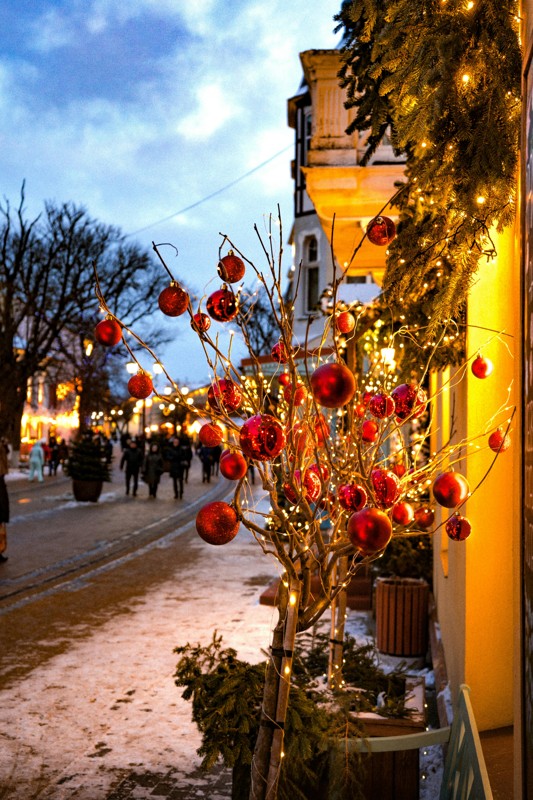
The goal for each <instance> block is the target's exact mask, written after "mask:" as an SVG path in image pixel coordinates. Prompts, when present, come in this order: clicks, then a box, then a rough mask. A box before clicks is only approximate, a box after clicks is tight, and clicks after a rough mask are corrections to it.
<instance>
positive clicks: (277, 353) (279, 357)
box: [270, 342, 289, 364]
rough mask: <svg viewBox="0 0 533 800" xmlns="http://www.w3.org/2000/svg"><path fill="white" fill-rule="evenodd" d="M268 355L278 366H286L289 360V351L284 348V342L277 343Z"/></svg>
mask: <svg viewBox="0 0 533 800" xmlns="http://www.w3.org/2000/svg"><path fill="white" fill-rule="evenodd" d="M270 355H271V356H272V358H273V360H274V361H277V362H278V364H286V363H287V361H288V360H289V351H288V350H287V348H286V347H285V342H277V343H276V344H275V345H274V347H273V348H272V350H271V351H270Z"/></svg>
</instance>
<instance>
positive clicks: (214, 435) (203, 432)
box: [198, 422, 224, 447]
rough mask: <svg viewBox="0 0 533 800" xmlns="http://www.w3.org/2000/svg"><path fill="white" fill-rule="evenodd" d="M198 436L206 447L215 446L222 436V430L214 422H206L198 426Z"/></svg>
mask: <svg viewBox="0 0 533 800" xmlns="http://www.w3.org/2000/svg"><path fill="white" fill-rule="evenodd" d="M198 438H199V439H200V441H201V443H202V444H203V445H205V446H206V447H217V446H218V445H219V444H220V443H221V441H222V439H223V438H224V431H223V430H222V428H221V427H220V425H217V424H216V422H208V423H207V424H206V425H202V427H201V428H200V430H199V432H198Z"/></svg>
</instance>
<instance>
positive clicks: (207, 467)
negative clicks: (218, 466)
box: [198, 444, 213, 483]
mask: <svg viewBox="0 0 533 800" xmlns="http://www.w3.org/2000/svg"><path fill="white" fill-rule="evenodd" d="M198 457H199V459H200V461H201V462H202V483H206V482H207V483H211V472H212V470H213V448H212V447H206V445H205V444H202V445H200V447H199V448H198Z"/></svg>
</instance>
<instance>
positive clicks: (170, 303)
mask: <svg viewBox="0 0 533 800" xmlns="http://www.w3.org/2000/svg"><path fill="white" fill-rule="evenodd" d="M157 302H158V303H159V308H160V309H161V311H162V312H163V314H166V315H167V317H179V316H180V315H181V314H184V313H185V311H187V307H188V305H189V295H188V294H187V292H185V291H184V290H183V289H182V288H181V286H180V285H179V284H178V283H176V281H172V283H171V284H170V286H167V288H166V289H163V291H162V292H161V294H160V295H159V299H158V301H157Z"/></svg>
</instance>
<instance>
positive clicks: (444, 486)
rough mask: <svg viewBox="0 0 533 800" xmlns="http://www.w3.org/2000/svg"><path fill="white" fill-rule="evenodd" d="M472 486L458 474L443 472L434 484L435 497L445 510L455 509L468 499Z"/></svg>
mask: <svg viewBox="0 0 533 800" xmlns="http://www.w3.org/2000/svg"><path fill="white" fill-rule="evenodd" d="M469 492H470V486H469V485H468V481H467V479H466V478H465V477H463V475H460V474H459V473H458V472H443V473H442V474H441V475H439V476H438V478H435V482H434V483H433V497H434V498H435V500H436V501H437V503H438V504H439V505H440V506H444V508H455V507H456V506H458V505H460V504H461V503H463V502H464V501H465V500H466V498H467V497H468V493H469Z"/></svg>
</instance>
